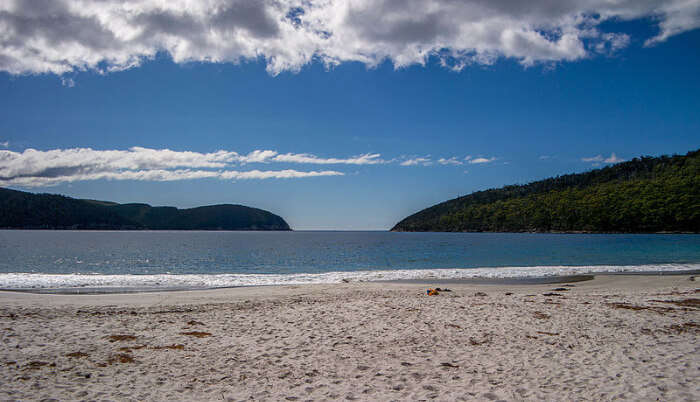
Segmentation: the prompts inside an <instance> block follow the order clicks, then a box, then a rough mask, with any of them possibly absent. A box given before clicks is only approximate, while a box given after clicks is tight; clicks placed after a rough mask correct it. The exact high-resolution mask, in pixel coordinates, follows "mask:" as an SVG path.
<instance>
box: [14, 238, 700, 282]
mask: <svg viewBox="0 0 700 402" xmlns="http://www.w3.org/2000/svg"><path fill="white" fill-rule="evenodd" d="M698 269H700V235H694V234H534V233H394V232H382V231H377V232H350V231H337V232H336V231H295V232H204V231H203V232H192V231H25V230H1V231H0V288H2V289H42V288H46V289H60V288H81V287H88V288H101V287H104V288H138V289H151V288H155V289H174V288H177V289H199V288H214V287H229V286H250V285H277V284H304V283H333V282H340V281H342V280H350V281H369V280H402V279H422V278H435V279H460V278H475V277H481V278H523V277H530V278H533V277H547V276H553V275H574V274H587V273H596V272H652V271H654V272H655V271H663V272H673V271H688V270H698Z"/></svg>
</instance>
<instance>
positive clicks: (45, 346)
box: [0, 275, 700, 401]
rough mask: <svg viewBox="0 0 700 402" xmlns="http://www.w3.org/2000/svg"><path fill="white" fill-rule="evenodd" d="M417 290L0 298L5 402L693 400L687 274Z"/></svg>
mask: <svg viewBox="0 0 700 402" xmlns="http://www.w3.org/2000/svg"><path fill="white" fill-rule="evenodd" d="M434 283H435V284H437V285H438V286H440V285H442V283H443V282H441V281H435V282H434ZM565 285H566V286H565ZM425 289H426V285H425V284H424V283H403V282H401V283H396V282H351V283H340V284H312V285H283V286H254V287H238V288H228V289H212V290H197V291H177V292H153V293H134V294H100V295H56V294H30V293H22V292H2V291H0V334H1V335H2V342H1V343H0V350H2V355H3V361H2V362H0V382H2V383H3V384H4V386H3V387H2V389H0V399H31V400H35V399H36V400H38V399H42V398H56V399H60V400H93V399H95V400H102V399H112V400H204V401H209V400H211V401H214V400H225V401H240V400H247V399H251V398H252V399H255V400H309V399H311V400H338V399H346V400H430V399H436V400H498V399H505V400H613V399H627V400H656V399H657V398H658V399H660V400H697V399H698V398H700V388H698V386H697V384H698V383H699V380H700V373H699V371H698V366H699V365H700V346H699V345H698V343H697V340H698V335H700V304H699V303H698V302H700V299H699V298H698V287H697V282H695V281H694V280H691V276H690V275H660V276H659V275H596V276H595V278H593V279H590V280H586V281H581V282H570V283H566V284H563V285H561V287H560V286H558V284H553V283H539V284H524V283H521V284H485V283H457V284H454V285H453V284H450V289H451V291H449V292H441V293H440V295H438V296H427V295H426V294H425Z"/></svg>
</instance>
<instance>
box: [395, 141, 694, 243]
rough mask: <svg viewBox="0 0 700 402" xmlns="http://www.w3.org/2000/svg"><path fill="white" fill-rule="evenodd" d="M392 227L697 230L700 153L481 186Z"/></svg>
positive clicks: (457, 229) (447, 229)
mask: <svg viewBox="0 0 700 402" xmlns="http://www.w3.org/2000/svg"><path fill="white" fill-rule="evenodd" d="M392 230H393V231H436V232H482V231H483V232H579V231H580V232H601V233H606V232H607V233H610V232H620V233H651V232H694V233H698V232H700V150H696V151H691V152H689V153H688V154H686V155H674V156H666V155H664V156H659V157H650V156H644V157H641V158H634V159H632V160H631V161H628V162H623V163H619V164H616V165H612V166H608V167H605V168H602V169H596V170H592V171H589V172H585V173H578V174H568V175H564V176H558V177H552V178H549V179H545V180H540V181H536V182H533V183H530V184H526V185H511V186H506V187H503V188H499V189H490V190H485V191H478V192H475V193H472V194H469V195H467V196H464V197H459V198H455V199H453V200H449V201H446V202H443V203H440V204H437V205H434V206H432V207H430V208H427V209H424V210H422V211H420V212H418V213H416V214H413V215H411V216H409V217H407V218H405V219H403V220H402V221H401V222H399V223H398V224H396V226H394V228H393V229H392Z"/></svg>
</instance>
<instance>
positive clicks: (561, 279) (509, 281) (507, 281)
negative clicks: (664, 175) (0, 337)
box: [0, 269, 700, 296]
mask: <svg viewBox="0 0 700 402" xmlns="http://www.w3.org/2000/svg"><path fill="white" fill-rule="evenodd" d="M605 275H630V276H635V275H641V276H668V275H700V269H690V270H680V271H638V272H634V271H624V272H594V273H590V274H573V275H550V276H540V277H505V278H489V277H472V278H430V277H426V278H412V279H389V280H382V279H377V280H357V281H355V280H341V281H340V282H328V283H306V284H269V285H268V284H262V285H240V286H219V287H183V286H180V287H148V286H143V287H138V286H126V287H119V286H104V287H99V286H83V287H59V288H0V292H17V293H28V294H55V295H83V296H84V295H103V294H104V295H107V294H137V293H159V292H186V291H209V290H221V289H235V288H250V287H275V286H306V285H324V284H325V285H332V284H334V283H387V284H392V283H393V284H402V283H403V284H424V285H431V284H432V285H434V284H438V283H439V284H442V285H446V284H449V285H459V284H466V285H469V284H474V285H537V284H557V283H567V282H581V281H588V280H592V279H594V278H595V277H596V276H605Z"/></svg>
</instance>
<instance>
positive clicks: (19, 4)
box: [0, 0, 700, 87]
mask: <svg viewBox="0 0 700 402" xmlns="http://www.w3.org/2000/svg"><path fill="white" fill-rule="evenodd" d="M638 19H648V21H649V22H648V23H649V24H650V25H654V26H656V27H658V33H657V34H656V35H655V36H653V37H651V38H636V39H644V40H645V44H646V45H654V44H657V43H660V42H663V41H665V40H667V39H668V38H670V37H672V36H674V35H678V34H680V33H683V32H686V31H689V30H692V29H696V28H698V27H700V2H699V1H695V0H666V1H652V0H644V1H639V0H620V1H614V2H611V1H609V0H585V1H581V0H559V1H552V0H532V1H528V2H522V1H499V2H492V1H486V0H465V1H459V2H456V1H451V0H406V1H396V0H345V1H343V0H260V1H249V0H227V1H224V0H208V1H198V0H171V1H167V2H163V1H158V0H102V1H99V2H95V1H91V0H70V1H68V0H32V1H26V0H9V1H3V2H2V3H0V71H5V72H8V73H10V74H41V73H49V74H57V75H62V74H66V73H71V72H75V71H85V70H92V71H98V72H101V73H108V72H111V71H118V70H125V69H129V68H132V67H136V66H139V65H140V64H142V63H143V62H144V61H146V60H149V59H152V58H154V57H155V56H156V55H157V54H158V53H165V54H168V55H169V56H170V57H171V58H172V59H173V61H174V62H176V63H186V62H205V63H239V62H242V61H246V60H264V62H265V64H266V69H267V71H268V72H269V73H270V74H273V75H276V74H279V73H281V72H283V71H299V70H300V69H301V68H302V67H303V66H305V65H308V64H309V63H312V62H314V61H318V62H320V63H323V64H325V65H326V66H328V67H332V66H335V65H339V64H341V63H345V62H360V63H364V64H365V65H367V66H369V67H373V66H376V65H378V64H380V63H382V62H384V61H387V60H388V61H390V62H391V63H393V65H394V66H395V67H396V68H401V67H406V66H409V65H415V64H418V65H424V64H425V63H426V62H427V61H428V60H429V59H431V58H435V59H436V60H438V61H439V63H440V64H441V65H443V66H444V67H446V68H450V69H454V70H461V69H463V68H464V67H466V66H469V65H471V64H486V65H488V64H493V63H494V62H496V61H497V60H499V59H501V58H509V59H513V60H516V61H518V62H519V63H521V64H522V65H524V66H531V65H534V64H538V63H556V62H564V61H576V60H580V59H584V58H587V57H592V56H594V55H596V54H612V53H614V52H616V51H618V50H620V49H622V48H624V47H626V46H628V45H629V43H630V41H631V39H632V38H631V37H630V36H629V34H628V33H625V32H612V31H609V30H605V29H603V28H602V25H603V23H604V22H608V21H628V20H638ZM608 29H610V28H608ZM62 82H63V83H64V85H66V86H69V87H70V86H72V85H74V84H75V83H74V81H73V80H72V79H71V78H66V79H65V80H63V81H62Z"/></svg>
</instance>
